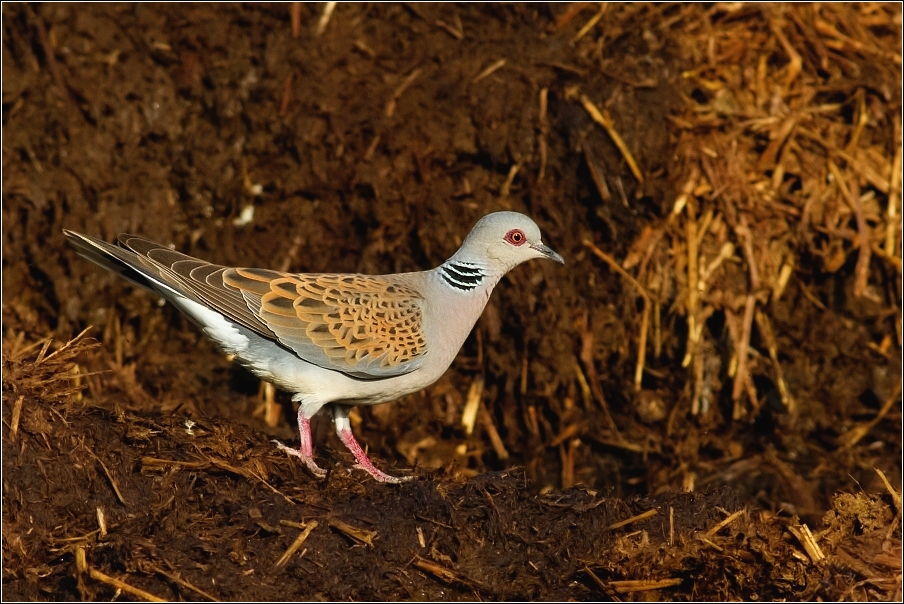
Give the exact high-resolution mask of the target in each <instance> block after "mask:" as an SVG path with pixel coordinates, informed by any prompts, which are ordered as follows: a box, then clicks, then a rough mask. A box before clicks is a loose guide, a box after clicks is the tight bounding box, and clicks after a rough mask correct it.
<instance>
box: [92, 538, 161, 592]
mask: <svg viewBox="0 0 904 604" xmlns="http://www.w3.org/2000/svg"><path fill="white" fill-rule="evenodd" d="M75 567H76V569H77V570H78V572H80V573H87V574H88V576H89V577H91V578H92V579H95V580H96V581H100V582H101V583H106V584H107V585H112V586H113V587H115V588H116V589H119V590H122V591H124V592H126V593H127V594H131V595H133V596H135V597H136V598H140V599H142V600H145V601H147V602H166V601H167V600H165V599H163V598H158V597H157V596H155V595H154V594H152V593H149V592H146V591H144V590H143V589H138V588H137V587H132V586H131V585H129V584H128V583H126V582H125V581H122V580H120V579H116V578H114V577H111V576H110V575H107V574H105V573H102V572H100V571H99V570H97V569H95V568H92V567H90V566H88V562H87V559H86V556H85V548H84V547H78V548H76V550H75Z"/></svg>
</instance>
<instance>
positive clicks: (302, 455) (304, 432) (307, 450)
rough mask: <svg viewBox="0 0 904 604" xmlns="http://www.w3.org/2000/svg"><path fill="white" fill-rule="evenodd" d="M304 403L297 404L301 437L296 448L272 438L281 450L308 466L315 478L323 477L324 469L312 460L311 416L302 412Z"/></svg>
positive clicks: (324, 474)
mask: <svg viewBox="0 0 904 604" xmlns="http://www.w3.org/2000/svg"><path fill="white" fill-rule="evenodd" d="M303 409H304V405H299V406H298V435H299V438H300V439H301V444H300V445H299V447H298V448H297V449H293V448H292V447H287V446H286V445H284V444H282V443H281V442H279V441H277V440H274V441H273V442H275V443H276V446H277V447H278V448H279V449H280V450H281V451H285V452H286V453H288V454H289V455H292V456H293V457H297V458H299V459H300V460H301V461H303V462H304V464H305V465H306V466H307V467H308V469H309V470H310V471H311V473H312V474H314V476H316V477H317V478H323V477H324V476H326V471H325V470H323V469H322V468H320V467H319V466H318V465H317V463H316V462H315V461H314V438H313V437H312V436H311V418H309V417H308V416H307V415H305V414H304V411H303Z"/></svg>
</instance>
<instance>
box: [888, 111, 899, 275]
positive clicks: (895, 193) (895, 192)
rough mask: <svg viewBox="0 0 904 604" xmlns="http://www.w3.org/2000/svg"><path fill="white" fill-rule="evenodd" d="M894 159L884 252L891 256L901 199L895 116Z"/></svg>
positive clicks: (897, 121)
mask: <svg viewBox="0 0 904 604" xmlns="http://www.w3.org/2000/svg"><path fill="white" fill-rule="evenodd" d="M895 146H896V147H897V148H896V149H895V159H894V161H892V165H891V175H890V176H889V179H888V210H887V213H888V221H887V222H886V223H885V253H886V254H887V255H888V256H891V257H892V258H896V257H897V255H898V251H899V250H900V248H898V246H897V245H895V239H896V237H895V231H897V230H898V229H899V228H901V222H900V221H899V220H898V201H899V200H900V199H901V147H902V142H901V119H900V117H899V116H895Z"/></svg>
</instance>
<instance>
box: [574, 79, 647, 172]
mask: <svg viewBox="0 0 904 604" xmlns="http://www.w3.org/2000/svg"><path fill="white" fill-rule="evenodd" d="M580 99H581V104H582V105H583V106H584V109H585V110H586V111H587V113H589V114H590V117H591V118H593V121H594V122H596V123H597V124H599V125H600V126H602V127H603V129H604V130H605V131H606V132H607V133H608V134H609V138H611V139H612V142H613V143H615V146H616V147H618V150H619V151H620V152H621V154H622V157H624V158H625V161H626V162H628V168H630V169H631V173H632V174H633V175H634V178H636V179H637V181H638V182H639V183H641V184H643V174H642V173H641V171H640V168H639V167H638V166H637V162H636V161H635V160H634V156H633V155H632V154H631V151H630V150H629V149H628V145H627V144H626V143H625V141H624V139H622V137H621V135H620V134H619V133H618V131H617V130H616V129H615V125H614V124H613V123H612V117H611V116H610V115H609V112H608V111H604V112H602V113H601V112H600V110H599V109H597V108H596V105H594V104H593V101H591V100H590V99H589V98H588V97H587V95H585V94H582V95H581V97H580Z"/></svg>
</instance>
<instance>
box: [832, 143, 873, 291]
mask: <svg viewBox="0 0 904 604" xmlns="http://www.w3.org/2000/svg"><path fill="white" fill-rule="evenodd" d="M829 169H830V170H831V171H832V175H833V176H834V177H835V182H836V183H838V189H839V190H840V191H841V195H842V196H843V197H844V199H845V201H847V202H848V205H849V206H850V207H851V210H852V211H853V212H854V215H855V216H856V217H857V233H858V234H859V235H860V242H859V243H860V249H859V250H858V254H857V266H856V267H855V269H854V296H856V297H858V298H859V297H861V296H862V295H863V292H864V290H865V289H866V286H867V282H868V279H869V257H870V252H871V251H872V250H871V249H870V245H869V227H867V225H866V219H865V218H864V216H863V205H862V204H861V203H860V187H859V186H858V185H857V182H856V179H852V180H851V183H850V185H851V188H850V189H848V183H847V182H846V180H845V178H844V175H843V174H842V173H841V170H839V169H838V166H836V165H835V162H833V161H832V160H831V159H830V160H829Z"/></svg>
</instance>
